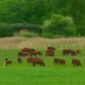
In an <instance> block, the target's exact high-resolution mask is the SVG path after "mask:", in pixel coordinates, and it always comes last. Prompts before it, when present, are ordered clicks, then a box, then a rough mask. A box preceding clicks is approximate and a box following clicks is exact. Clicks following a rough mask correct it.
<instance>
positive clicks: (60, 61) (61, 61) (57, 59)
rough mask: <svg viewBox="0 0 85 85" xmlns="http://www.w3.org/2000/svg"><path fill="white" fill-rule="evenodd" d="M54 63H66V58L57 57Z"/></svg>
mask: <svg viewBox="0 0 85 85" xmlns="http://www.w3.org/2000/svg"><path fill="white" fill-rule="evenodd" d="M54 64H66V62H65V60H64V59H60V58H55V59H54Z"/></svg>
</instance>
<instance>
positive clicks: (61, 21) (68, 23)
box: [43, 15, 76, 36]
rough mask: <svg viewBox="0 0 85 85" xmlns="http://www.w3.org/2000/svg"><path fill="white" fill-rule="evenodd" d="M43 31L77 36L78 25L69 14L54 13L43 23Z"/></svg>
mask: <svg viewBox="0 0 85 85" xmlns="http://www.w3.org/2000/svg"><path fill="white" fill-rule="evenodd" d="M43 28H44V29H43V32H47V33H48V32H49V33H51V34H53V35H54V36H55V35H62V36H64V35H65V36H75V35H76V27H75V25H74V22H73V19H72V18H71V17H68V16H62V15H53V16H52V17H51V18H50V19H49V20H46V21H45V22H44V24H43Z"/></svg>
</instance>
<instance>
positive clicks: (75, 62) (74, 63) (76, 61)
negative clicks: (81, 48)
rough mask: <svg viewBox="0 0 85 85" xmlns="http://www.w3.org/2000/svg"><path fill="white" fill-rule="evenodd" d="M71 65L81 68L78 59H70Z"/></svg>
mask: <svg viewBox="0 0 85 85" xmlns="http://www.w3.org/2000/svg"><path fill="white" fill-rule="evenodd" d="M72 64H73V65H74V66H81V62H80V60H79V59H72Z"/></svg>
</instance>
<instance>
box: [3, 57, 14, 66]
mask: <svg viewBox="0 0 85 85" xmlns="http://www.w3.org/2000/svg"><path fill="white" fill-rule="evenodd" d="M9 64H12V61H11V60H9V59H8V58H6V59H5V60H4V66H8V65H9Z"/></svg>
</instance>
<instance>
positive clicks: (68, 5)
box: [0, 0, 85, 37]
mask: <svg viewBox="0 0 85 85" xmlns="http://www.w3.org/2000/svg"><path fill="white" fill-rule="evenodd" d="M84 9H85V1H83V0H1V1H0V23H7V24H14V23H28V24H38V25H43V23H45V22H46V20H51V19H52V16H53V15H54V14H57V15H61V16H66V17H67V16H68V17H69V18H72V21H73V22H74V23H73V24H74V25H75V26H74V27H73V28H74V29H76V32H75V30H74V33H75V34H74V33H73V35H75V36H85V10H84ZM62 18H63V17H62ZM49 22H50V21H49ZM52 23H53V22H52ZM62 24H64V23H63V22H62ZM34 26H35V25H34ZM2 28H3V29H2ZM5 28H6V29H5ZM13 28H15V27H13ZM13 28H12V27H10V26H6V27H5V26H4V27H3V24H0V37H1V36H12V35H13V32H14V29H13ZM23 28H24V27H23ZM73 28H72V30H71V31H73ZM4 29H5V30H4ZM18 29H21V28H20V27H19V28H17V30H18ZM53 29H54V31H55V28H53ZM70 29H71V28H70ZM70 29H69V32H70ZM3 30H4V32H3ZM9 30H11V31H12V32H11V33H9V32H10V31H9ZM34 30H36V27H34V28H32V31H33V32H34ZM40 30H42V31H43V29H42V28H40ZM56 30H57V33H59V34H61V31H58V30H59V29H58V27H57V28H56ZM42 31H40V32H39V33H40V34H41V32H42ZM50 32H51V30H50ZM62 32H63V30H62ZM6 33H7V34H6ZM37 33H38V32H37ZM46 33H48V34H49V32H46ZM51 34H54V33H51ZM64 34H65V36H67V35H68V34H69V33H68V34H67V31H64ZM70 35H71V34H70Z"/></svg>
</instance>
